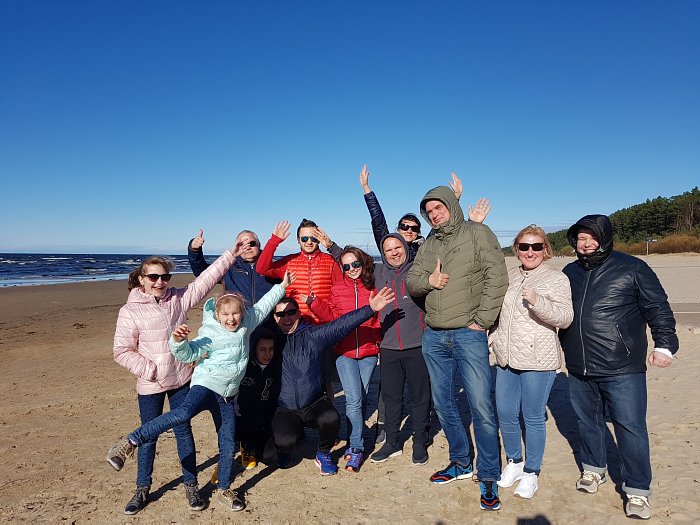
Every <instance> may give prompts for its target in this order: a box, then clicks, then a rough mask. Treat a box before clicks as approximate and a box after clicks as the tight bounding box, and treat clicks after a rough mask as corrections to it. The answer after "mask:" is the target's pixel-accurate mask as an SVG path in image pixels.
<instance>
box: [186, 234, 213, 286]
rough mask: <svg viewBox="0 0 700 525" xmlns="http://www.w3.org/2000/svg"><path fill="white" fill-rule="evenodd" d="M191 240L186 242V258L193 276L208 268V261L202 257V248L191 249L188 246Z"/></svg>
mask: <svg viewBox="0 0 700 525" xmlns="http://www.w3.org/2000/svg"><path fill="white" fill-rule="evenodd" d="M191 244H192V240H190V242H189V243H188V244H187V259H188V260H189V261H190V268H191V269H192V273H193V274H194V276H195V277H199V276H200V274H201V273H202V272H203V271H204V270H206V269H207V268H209V263H208V262H207V261H206V259H204V252H203V251H202V249H201V248H200V249H198V250H193V249H192V248H190V246H191Z"/></svg>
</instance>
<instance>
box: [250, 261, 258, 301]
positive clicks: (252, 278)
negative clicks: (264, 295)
mask: <svg viewBox="0 0 700 525" xmlns="http://www.w3.org/2000/svg"><path fill="white" fill-rule="evenodd" d="M254 265H255V263H250V296H251V298H252V299H253V304H255V303H257V302H258V298H257V297H255V268H254Z"/></svg>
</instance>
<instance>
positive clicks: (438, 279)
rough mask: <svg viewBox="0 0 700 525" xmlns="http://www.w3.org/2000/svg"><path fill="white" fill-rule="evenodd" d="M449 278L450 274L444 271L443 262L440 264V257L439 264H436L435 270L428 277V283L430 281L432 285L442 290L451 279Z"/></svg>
mask: <svg viewBox="0 0 700 525" xmlns="http://www.w3.org/2000/svg"><path fill="white" fill-rule="evenodd" d="M449 279H450V276H449V275H447V274H446V273H442V264H440V259H438V260H437V264H436V265H435V270H433V273H431V274H430V276H429V277H428V283H430V286H432V287H433V288H435V289H436V290H442V289H443V288H444V287H445V286H447V281H449Z"/></svg>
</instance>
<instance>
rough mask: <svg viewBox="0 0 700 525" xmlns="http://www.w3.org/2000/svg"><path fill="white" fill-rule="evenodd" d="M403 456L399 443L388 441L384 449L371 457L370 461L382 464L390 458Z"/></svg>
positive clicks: (383, 446)
mask: <svg viewBox="0 0 700 525" xmlns="http://www.w3.org/2000/svg"><path fill="white" fill-rule="evenodd" d="M401 454H403V450H402V449H401V447H400V446H399V444H398V443H389V442H388V441H387V442H386V443H384V444H383V445H382V448H380V449H379V450H377V451H376V452H375V453H374V454H372V455H371V456H370V457H369V460H370V461H371V462H372V463H382V462H384V461H386V460H387V459H389V458H395V457H396V456H400V455H401Z"/></svg>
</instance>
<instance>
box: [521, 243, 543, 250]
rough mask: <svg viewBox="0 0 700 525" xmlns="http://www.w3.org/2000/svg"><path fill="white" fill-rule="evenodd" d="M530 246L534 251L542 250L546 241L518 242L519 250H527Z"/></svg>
mask: <svg viewBox="0 0 700 525" xmlns="http://www.w3.org/2000/svg"><path fill="white" fill-rule="evenodd" d="M530 248H532V251H533V252H541V251H542V250H544V243H542V242H533V243H532V244H531V243H529V242H519V243H518V250H519V251H521V252H526V251H528V250H529V249H530Z"/></svg>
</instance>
